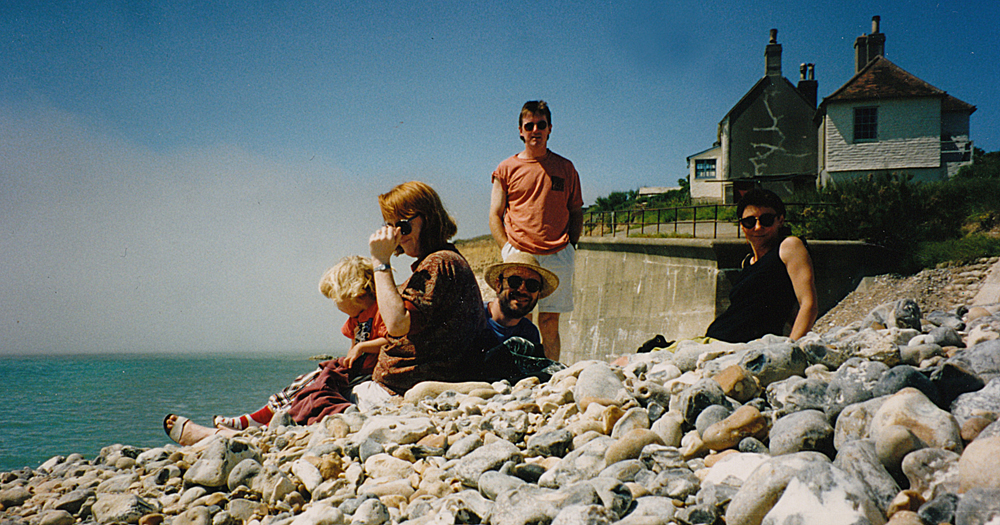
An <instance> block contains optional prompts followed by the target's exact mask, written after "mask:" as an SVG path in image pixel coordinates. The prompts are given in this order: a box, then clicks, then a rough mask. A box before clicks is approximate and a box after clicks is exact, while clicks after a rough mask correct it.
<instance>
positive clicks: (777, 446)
mask: <svg viewBox="0 0 1000 525" xmlns="http://www.w3.org/2000/svg"><path fill="white" fill-rule="evenodd" d="M770 438H771V440H770V446H769V448H770V450H771V453H772V454H774V455H775V456H780V455H783V454H792V453H795V452H803V451H816V452H821V453H824V454H826V455H828V456H833V454H834V448H833V427H831V426H830V424H829V423H828V422H827V420H826V416H825V415H824V414H823V413H822V412H820V411H818V410H803V411H800V412H795V413H792V414H789V415H787V416H784V417H782V418H780V419H778V420H777V421H775V422H774V426H773V427H771V432H770Z"/></svg>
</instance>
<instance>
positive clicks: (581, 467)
mask: <svg viewBox="0 0 1000 525" xmlns="http://www.w3.org/2000/svg"><path fill="white" fill-rule="evenodd" d="M614 441H615V440H614V439H612V438H610V437H607V436H601V437H598V438H595V439H593V440H591V441H589V442H587V443H586V444H585V445H583V446H582V447H580V448H578V449H576V450H574V451H572V452H570V453H569V454H566V457H564V458H562V459H560V460H559V462H558V463H556V465H555V466H554V467H552V468H550V469H549V470H547V471H546V472H545V474H542V476H541V477H540V478H539V479H538V485H539V486H540V487H545V488H560V487H565V486H567V485H569V484H571V483H574V482H577V481H581V480H584V479H589V478H592V477H594V476H596V475H597V474H598V473H599V472H601V471H602V470H604V468H605V467H606V466H607V461H606V459H605V456H606V454H607V450H608V447H609V446H611V444H612V443H614ZM512 446H513V445H512ZM515 448H516V447H515Z"/></svg>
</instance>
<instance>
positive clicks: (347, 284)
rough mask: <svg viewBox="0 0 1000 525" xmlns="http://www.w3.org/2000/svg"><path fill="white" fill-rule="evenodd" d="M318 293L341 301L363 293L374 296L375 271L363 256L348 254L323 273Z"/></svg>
mask: <svg viewBox="0 0 1000 525" xmlns="http://www.w3.org/2000/svg"><path fill="white" fill-rule="evenodd" d="M319 293H321V294H323V295H325V296H326V297H329V298H330V299H333V300H334V301H338V302H342V301H345V300H347V299H357V298H359V297H363V296H365V295H371V296H372V297H374V296H375V272H374V271H373V269H372V263H371V261H369V260H368V259H366V258H364V257H359V256H357V255H349V256H347V257H344V258H343V259H341V260H340V261H339V262H338V263H337V264H335V265H334V266H333V267H332V268H330V269H329V270H327V271H326V272H325V273H323V277H322V278H321V279H320V280H319Z"/></svg>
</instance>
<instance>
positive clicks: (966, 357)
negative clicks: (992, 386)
mask: <svg viewBox="0 0 1000 525" xmlns="http://www.w3.org/2000/svg"><path fill="white" fill-rule="evenodd" d="M947 362H949V363H957V364H958V365H959V366H961V367H962V368H964V369H966V370H969V371H971V372H972V373H974V374H976V375H977V376H979V377H980V378H981V379H982V380H983V381H984V382H989V381H990V380H991V379H993V378H995V377H1000V339H995V340H991V341H985V342H982V343H979V344H977V345H975V346H972V347H969V348H966V349H964V350H959V351H958V352H957V353H956V354H955V355H954V356H953V357H950V358H948V361H947Z"/></svg>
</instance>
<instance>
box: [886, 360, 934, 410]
mask: <svg viewBox="0 0 1000 525" xmlns="http://www.w3.org/2000/svg"><path fill="white" fill-rule="evenodd" d="M907 387H912V388H916V389H917V390H919V391H921V392H923V393H924V395H925V396H927V399H930V400H931V402H932V403H934V404H935V405H938V406H941V400H940V398H939V397H938V391H937V387H936V386H934V384H933V383H931V380H930V379H928V378H927V376H925V375H923V374H921V373H920V371H919V370H917V369H916V368H913V367H912V366H910V365H897V366H894V367H892V368H890V369H889V371H888V372H886V373H884V374H882V377H881V378H879V380H878V382H877V383H876V384H875V387H874V388H873V390H872V395H873V397H880V396H888V395H892V394H895V393H896V392H899V391H900V390H902V389H904V388H907Z"/></svg>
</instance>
